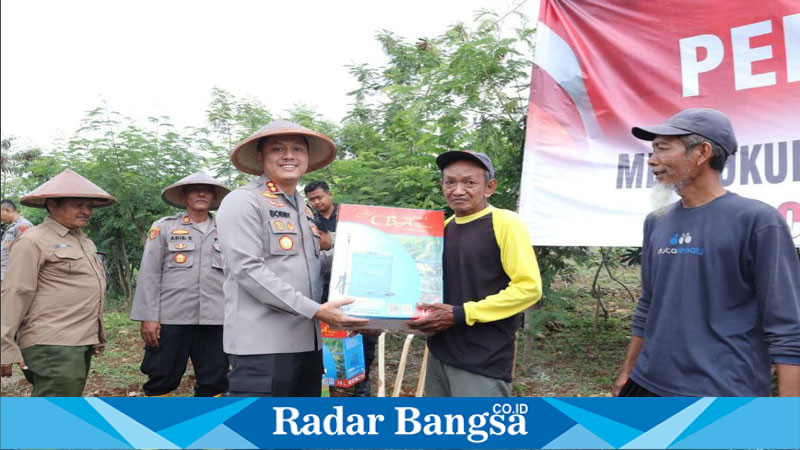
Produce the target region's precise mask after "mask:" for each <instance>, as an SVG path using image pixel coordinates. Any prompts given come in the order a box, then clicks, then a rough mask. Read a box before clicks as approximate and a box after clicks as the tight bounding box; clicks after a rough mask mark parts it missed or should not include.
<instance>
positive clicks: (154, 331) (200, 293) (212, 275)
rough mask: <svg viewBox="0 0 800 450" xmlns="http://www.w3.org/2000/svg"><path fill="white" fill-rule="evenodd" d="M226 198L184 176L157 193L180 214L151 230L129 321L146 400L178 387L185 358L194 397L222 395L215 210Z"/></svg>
mask: <svg viewBox="0 0 800 450" xmlns="http://www.w3.org/2000/svg"><path fill="white" fill-rule="evenodd" d="M229 192H230V189H228V188H227V187H226V186H225V185H223V184H222V183H220V182H219V181H217V180H215V179H214V178H212V177H211V176H209V175H208V174H206V173H205V172H197V173H195V174H192V175H189V176H187V177H185V178H183V179H181V180H179V181H177V182H176V183H173V184H171V185H169V186H167V187H166V188H164V190H163V191H162V193H161V198H162V199H163V200H164V202H166V203H167V204H169V205H172V206H175V207H178V208H183V209H185V210H184V211H182V212H180V213H178V214H175V215H172V216H168V217H163V218H161V219H159V220H157V221H156V222H155V223H153V226H152V227H151V228H150V232H149V233H148V235H147V242H146V243H145V247H144V254H143V255H142V264H141V266H140V267H139V280H138V283H137V284H136V295H135V297H134V299H133V308H132V310H131V319H133V320H138V321H140V322H141V325H140V332H141V335H142V339H143V340H144V344H145V353H144V359H143V361H142V366H141V370H142V372H143V373H145V374H146V375H147V376H148V381H147V382H146V383H145V384H144V386H143V390H144V393H145V395H148V396H165V395H169V393H170V392H172V391H174V390H175V389H176V388H177V387H178V385H179V384H180V382H181V377H183V374H184V372H186V363H187V361H188V360H189V358H191V359H192V364H193V365H194V372H195V388H194V392H195V396H198V397H207V396H215V395H220V394H222V393H223V392H225V391H226V390H227V389H228V380H227V378H226V374H227V371H228V359H227V357H226V356H225V352H224V351H223V350H222V309H223V306H222V303H223V295H222V283H223V282H224V280H225V278H224V275H223V273H222V254H221V253H220V246H219V238H218V236H217V224H216V221H215V220H214V217H213V216H212V215H211V214H210V212H209V211H212V210H216V209H217V208H218V207H219V204H220V202H221V201H222V199H223V198H224V197H225V196H226V195H227V194H228V193H229Z"/></svg>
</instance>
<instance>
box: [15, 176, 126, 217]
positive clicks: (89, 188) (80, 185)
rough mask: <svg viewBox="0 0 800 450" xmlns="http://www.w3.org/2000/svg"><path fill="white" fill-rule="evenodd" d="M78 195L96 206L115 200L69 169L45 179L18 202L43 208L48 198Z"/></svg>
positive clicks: (105, 204) (106, 204)
mask: <svg viewBox="0 0 800 450" xmlns="http://www.w3.org/2000/svg"><path fill="white" fill-rule="evenodd" d="M65 197H78V198H90V199H92V200H94V206H95V207H97V208H100V207H103V206H109V205H111V204H113V203H114V202H116V201H117V199H115V198H114V197H113V196H112V195H111V194H109V193H108V192H106V191H104V190H103V189H101V188H100V187H99V186H97V185H96V184H94V183H92V182H91V181H89V180H87V179H86V178H84V177H82V176H81V175H80V174H78V173H76V172H73V171H71V170H69V169H67V170H65V171H63V172H61V173H60V174H58V175H56V176H54V177H53V178H51V179H49V180H47V181H45V182H44V184H42V185H41V186H39V187H37V188H36V189H34V190H33V191H31V192H29V193H28V195H26V196H24V197H22V198H21V199H20V200H19V202H20V203H22V204H23V205H25V206H32V207H34V208H44V202H45V200H47V199H48V198H65Z"/></svg>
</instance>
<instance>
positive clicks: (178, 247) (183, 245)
mask: <svg viewBox="0 0 800 450" xmlns="http://www.w3.org/2000/svg"><path fill="white" fill-rule="evenodd" d="M185 248H186V244H184V243H183V242H178V243H177V244H175V249H176V250H183V249H185Z"/></svg>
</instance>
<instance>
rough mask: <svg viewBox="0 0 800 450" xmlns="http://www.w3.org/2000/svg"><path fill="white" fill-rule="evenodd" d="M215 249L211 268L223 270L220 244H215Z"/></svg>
mask: <svg viewBox="0 0 800 450" xmlns="http://www.w3.org/2000/svg"><path fill="white" fill-rule="evenodd" d="M213 247H214V251H213V252H212V254H211V258H212V259H211V267H213V268H215V269H219V270H222V267H223V266H222V249H221V248H220V246H219V242H214V245H213Z"/></svg>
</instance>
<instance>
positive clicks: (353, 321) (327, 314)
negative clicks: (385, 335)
mask: <svg viewBox="0 0 800 450" xmlns="http://www.w3.org/2000/svg"><path fill="white" fill-rule="evenodd" d="M354 301H355V300H354V299H352V298H345V299H342V300H329V301H328V302H327V303H323V304H322V306H320V308H319V309H318V310H317V313H316V314H314V318H315V319H319V320H322V321H324V322H325V323H327V324H328V325H332V326H334V327H342V328H345V327H346V328H358V327H365V326H367V325H369V319H359V318H357V317H350V316H348V315H347V314H345V313H343V312H342V310H341V309H339V307H341V306H344V305H349V304H350V303H353V302H354Z"/></svg>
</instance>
